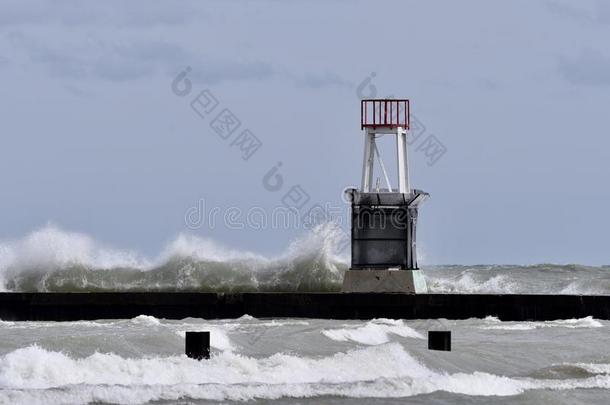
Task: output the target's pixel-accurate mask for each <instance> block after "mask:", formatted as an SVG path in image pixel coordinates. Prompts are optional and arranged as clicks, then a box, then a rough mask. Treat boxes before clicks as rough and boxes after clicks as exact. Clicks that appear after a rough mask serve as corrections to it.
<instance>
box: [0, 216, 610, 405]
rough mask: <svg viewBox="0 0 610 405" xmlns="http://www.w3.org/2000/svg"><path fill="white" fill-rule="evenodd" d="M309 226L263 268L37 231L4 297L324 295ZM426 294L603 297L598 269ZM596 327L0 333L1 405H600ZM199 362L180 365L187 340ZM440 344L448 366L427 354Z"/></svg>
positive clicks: (606, 395)
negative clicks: (430, 341)
mask: <svg viewBox="0 0 610 405" xmlns="http://www.w3.org/2000/svg"><path fill="white" fill-rule="evenodd" d="M338 240H339V235H338V230H337V229H336V228H334V227H332V226H321V227H318V228H316V229H314V230H313V231H312V232H310V233H309V234H307V235H305V236H304V237H302V238H301V239H298V240H295V241H293V242H292V243H291V244H290V246H289V247H288V248H287V249H286V251H285V252H284V253H282V254H280V255H278V256H275V257H266V256H262V255H258V254H255V253H252V252H243V251H236V250H231V249H227V248H226V247H223V246H220V245H218V244H217V243H215V242H214V241H212V240H209V239H203V238H199V237H195V236H192V235H180V236H178V237H177V238H176V239H175V240H174V241H173V242H172V243H170V244H169V245H168V246H166V247H165V248H164V249H163V251H162V252H160V254H159V255H158V256H157V257H154V258H147V257H143V256H141V255H138V254H137V253H134V252H130V251H125V250H121V249H114V248H108V247H105V246H103V245H101V244H100V243H99V242H97V241H95V240H94V239H93V238H91V237H89V236H87V235H83V234H79V233H72V232H66V231H63V230H61V229H59V228H57V227H52V226H49V227H46V228H43V229H41V230H39V231H36V232H33V233H32V234H30V235H27V236H25V237H23V238H20V239H15V240H8V241H7V240H5V241H0V290H3V291H40V292H48V291H337V290H339V288H340V283H341V280H342V277H343V272H344V271H345V270H346V269H347V268H348V260H349V258H348V257H346V254H345V253H344V252H339V251H338V248H337V246H338V242H337V241H338ZM422 268H423V270H424V274H425V277H426V279H427V282H428V286H429V289H430V290H431V291H432V292H437V293H544V294H610V267H607V266H599V267H590V266H581V265H554V264H540V265H529V266H519V265H512V266H506V265H485V266H483V265H481V266H463V265H461V266H426V265H425V264H424V265H423V266H422ZM609 327H610V322H608V321H605V320H598V319H592V318H582V319H565V320H556V321H549V322H501V321H499V320H498V319H497V318H493V317H487V318H485V319H469V320H460V321H453V320H445V319H437V320H414V321H406V320H400V319H374V320H369V321H341V320H319V319H255V318H252V317H250V316H243V317H241V318H239V319H233V320H213V321H212V320H204V319H183V320H164V319H156V318H153V317H150V316H145V315H141V316H139V317H136V318H134V319H125V320H97V321H82V322H64V323H61V322H10V321H2V320H0V404H86V403H124V404H140V403H155V404H169V403H171V404H191V403H192V404H242V403H265V404H348V403H349V404H352V403H356V404H404V403H415V404H423V403H426V404H428V403H432V404H471V403H475V404H488V403H490V402H493V403H499V404H591V403H599V404H607V403H609V402H610V350H609V347H610V345H609V343H610V339H609V338H608V336H610V335H609V333H608V332H609ZM198 330H206V331H210V333H211V345H212V357H211V359H210V360H206V361H196V360H192V359H189V358H187V357H186V356H184V354H183V353H184V334H185V331H198ZM429 330H451V331H452V337H453V340H452V346H453V351H451V352H438V351H429V350H428V349H427V340H426V336H427V332H428V331H429Z"/></svg>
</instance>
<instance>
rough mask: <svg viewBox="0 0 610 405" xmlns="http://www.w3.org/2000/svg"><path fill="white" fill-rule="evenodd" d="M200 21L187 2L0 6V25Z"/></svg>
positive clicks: (145, 24) (111, 0)
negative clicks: (196, 19)
mask: <svg viewBox="0 0 610 405" xmlns="http://www.w3.org/2000/svg"><path fill="white" fill-rule="evenodd" d="M195 17H196V18H198V19H201V18H202V13H201V12H200V10H199V9H197V8H194V7H192V6H191V3H188V2H179V3H178V2H176V3H173V2H172V3H166V2H156V1H147V2H145V3H140V2H125V1H118V0H109V1H104V2H92V3H90V4H86V5H84V4H82V3H80V2H77V1H68V0H59V1H53V2H48V1H34V2H23V1H5V2H2V5H0V26H5V27H6V26H19V25H28V24H37V25H38V24H62V25H66V26H91V25H102V26H113V27H131V28H138V27H139V28H142V27H151V26H155V25H178V24H184V23H186V22H187V21H189V20H191V19H193V18H195Z"/></svg>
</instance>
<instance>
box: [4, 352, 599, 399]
mask: <svg viewBox="0 0 610 405" xmlns="http://www.w3.org/2000/svg"><path fill="white" fill-rule="evenodd" d="M363 364H366V365H367V366H366V367H362V365H363ZM592 387H597V388H608V387H610V376H607V375H601V376H595V377H591V378H585V379H567V380H535V379H531V378H509V377H503V376H497V375H492V374H488V373H483V372H474V373H472V374H467V373H455V374H447V373H443V372H437V371H433V370H430V369H428V368H427V367H425V366H424V365H422V364H421V363H419V362H418V361H417V360H415V359H414V358H413V357H412V356H411V355H409V354H408V353H407V352H406V351H405V350H404V349H403V347H402V346H401V345H399V344H397V343H391V344H387V345H381V346H375V347H370V348H366V349H362V350H354V351H351V352H347V353H338V354H335V355H333V356H329V357H324V358H315V359H314V358H306V357H298V356H294V355H287V354H276V355H273V356H271V357H268V358H263V359H255V358H251V357H246V356H241V355H238V354H235V353H231V352H223V353H221V354H219V355H217V356H213V357H212V358H211V359H210V360H209V361H201V362H199V361H195V360H192V359H188V358H186V357H185V356H175V357H163V358H143V359H128V358H122V357H120V356H117V355H114V354H101V353H96V354H93V355H91V356H89V357H86V358H80V359H75V358H71V357H69V356H67V355H65V354H63V353H59V352H52V351H47V350H44V349H42V348H40V347H36V346H31V347H27V348H23V349H18V350H15V351H13V352H10V353H8V354H6V355H4V356H2V357H1V358H0V388H2V389H1V390H0V402H2V403H10V402H13V403H14V402H19V403H89V402H112V403H134V404H135V403H144V402H149V401H154V400H177V399H208V400H217V401H221V400H237V401H246V400H252V399H257V398H262V399H276V398H282V397H287V398H306V397H317V396H323V395H335V396H344V397H358V398H363V397H377V398H391V397H395V398H397V397H409V396H413V395H418V394H425V393H430V392H434V391H447V392H452V393H460V394H464V395H494V396H507V395H517V394H519V393H522V392H524V391H525V390H529V389H537V388H547V389H574V388H592Z"/></svg>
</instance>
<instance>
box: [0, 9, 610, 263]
mask: <svg viewBox="0 0 610 405" xmlns="http://www.w3.org/2000/svg"><path fill="white" fill-rule="evenodd" d="M0 33H1V35H0V72H1V73H2V74H1V75H0V86H1V87H0V88H1V91H2V97H0V103H1V104H0V110H1V111H2V113H1V115H0V117H1V119H0V190H2V197H1V198H0V239H13V238H20V237H23V236H24V235H27V234H29V233H30V232H32V231H34V230H36V229H40V228H41V227H44V226H45V225H47V224H48V223H52V224H55V225H57V226H59V227H61V228H62V229H66V230H71V231H78V232H83V233H86V234H89V235H91V236H93V237H94V238H96V239H97V240H100V241H102V242H103V243H105V244H108V245H110V246H114V247H118V248H129V249H134V250H136V251H139V252H142V253H143V254H147V255H154V254H156V253H157V252H159V250H160V249H162V247H163V246H164V245H165V244H166V243H167V242H168V241H170V240H171V239H173V238H174V237H175V236H176V235H177V234H179V233H183V232H184V233H193V234H196V235H200V236H204V237H210V238H213V239H215V240H217V241H220V242H222V243H223V244H225V245H228V246H231V247H234V248H239V249H247V250H251V251H256V252H260V253H264V254H276V253H279V252H281V251H282V250H284V249H285V248H286V246H287V245H288V243H289V241H290V240H292V239H294V238H295V237H297V236H298V235H299V234H300V233H302V232H304V231H303V230H302V229H288V230H273V229H265V230H255V229H241V230H239V229H228V228H226V227H223V226H220V225H219V224H217V225H216V227H214V229H210V227H209V226H206V225H205V224H203V225H202V226H200V227H198V229H189V228H188V227H187V226H186V224H185V213H187V212H188V210H189V209H190V208H191V207H194V206H196V205H197V204H198V201H199V200H200V199H203V200H205V205H206V207H207V208H208V209H209V208H212V207H219V208H221V209H227V208H228V207H232V206H235V207H240V208H241V209H243V210H247V209H248V208H249V207H253V206H258V207H262V208H264V209H265V210H268V211H270V210H272V209H273V208H274V207H277V206H279V205H281V199H282V196H283V195H284V194H285V193H286V192H287V191H288V190H289V189H290V188H291V187H292V186H295V185H299V186H300V187H301V188H302V190H304V191H305V192H307V194H308V195H309V196H310V200H309V202H308V204H309V205H311V204H313V203H315V202H331V203H334V204H337V205H340V204H342V202H341V191H342V189H343V188H344V187H345V186H346V185H351V184H358V183H359V182H360V176H361V163H362V162H361V158H362V146H363V145H362V133H361V131H360V128H359V120H360V117H359V111H360V110H359V109H360V107H359V98H360V97H375V96H376V97H384V96H394V97H404V98H409V99H410V100H411V103H412V109H413V112H414V115H415V116H416V117H417V118H418V120H419V121H420V122H421V123H422V124H423V125H424V127H425V132H424V133H423V135H422V138H419V141H418V142H423V140H424V139H426V137H429V136H430V135H434V136H435V139H437V140H438V141H439V142H441V143H442V145H443V146H444V148H446V152H445V153H444V155H442V156H441V157H440V159H438V160H437V161H436V162H435V163H434V164H432V165H430V164H429V163H430V159H429V157H428V156H426V154H425V153H424V151H422V150H419V151H418V150H417V146H418V142H414V144H413V145H412V148H411V151H410V157H411V170H412V183H413V185H414V186H415V187H416V188H420V189H423V190H425V191H427V192H429V193H430V194H431V199H430V200H429V201H427V202H426V203H425V204H424V205H423V206H422V207H421V210H420V229H419V235H418V236H419V242H420V248H421V251H422V253H423V256H424V261H425V263H538V262H558V263H564V262H576V263H583V264H608V263H610V253H609V252H610V249H608V245H609V244H608V236H607V235H608V233H609V230H610V215H609V214H608V209H609V207H610V187H609V183H610V181H609V180H610V163H609V161H610V133H609V130H608V129H609V128H610V113H609V112H608V108H609V107H608V106H609V105H610V41H609V39H610V2H604V1H599V2H596V1H578V2H576V1H566V2H563V1H503V2H500V1H460V2H454V1H420V2H414V1H409V2H407V1H396V2H385V1H378V2H368V1H367V2H364V1H362V2H348V1H320V2H315V1H307V2H305V1H303V2H294V1H257V2H254V1H235V2H221V1H213V2H170V1H167V2H155V1H132V2H122V1H116V2H114V1H106V2H65V1H59V2H58V1H54V2H48V3H47V2H43V3H37V2H27V3H26V2H21V1H14V2H13V1H4V2H2V4H1V6H0ZM187 66H188V67H190V71H189V74H188V76H187V78H188V80H189V81H190V84H191V88H190V89H189V88H183V87H180V88H179V89H178V90H180V91H182V92H183V93H188V94H185V95H177V94H175V93H176V92H175V91H173V90H172V81H173V80H174V78H175V77H176V75H178V74H179V73H180V72H182V71H183V70H184V69H185V68H186V67H187ZM182 84H184V83H182ZM174 90H176V89H174ZM189 90H190V92H189ZM204 90H207V91H208V93H205V94H211V95H213V97H214V99H215V100H216V101H217V102H218V104H217V105H216V106H215V109H213V111H211V112H210V113H209V115H206V114H207V113H205V114H202V116H200V115H198V114H197V113H196V112H195V111H194V110H193V109H192V108H191V104H190V103H191V102H192V101H193V100H194V99H195V98H196V97H199V94H200V93H201V92H202V91H204ZM180 91H178V93H179V94H182V93H180ZM199 101H201V99H199ZM199 107H201V105H199ZM207 107H208V108H210V109H211V108H212V107H214V106H213V105H211V104H210V105H208V106H207ZM225 108H226V109H228V110H229V111H230V112H231V113H232V114H233V115H234V117H235V118H236V119H237V120H239V122H240V126H239V128H237V129H236V130H235V131H236V132H235V133H234V134H231V135H226V134H223V136H227V137H228V138H227V139H226V140H225V139H223V138H222V137H221V136H219V134H217V133H216V132H215V130H214V129H213V128H212V127H211V126H210V124H211V122H212V121H213V119H214V118H215V116H216V115H218V113H221V111H222V110H224V109H225ZM245 129H248V130H250V131H251V132H250V133H251V134H253V135H254V136H256V137H257V139H258V140H260V142H261V143H262V146H261V147H260V148H259V149H258V150H257V151H256V152H255V153H254V154H253V155H251V157H250V158H249V159H248V160H244V159H243V157H244V155H243V151H242V150H240V148H239V146H240V145H239V142H238V141H236V139H237V137H238V136H240V135H239V134H241V133H242V131H243V130H245ZM428 139H430V138H428ZM278 162H281V163H282V165H281V167H280V171H281V172H278V173H280V174H281V176H282V178H283V179H284V184H283V186H282V188H281V189H280V190H278V191H269V190H268V187H267V188H266V187H264V186H263V184H262V178H263V176H264V175H265V173H268V171H269V170H270V169H271V168H272V167H273V166H274V165H276V164H277V163H278Z"/></svg>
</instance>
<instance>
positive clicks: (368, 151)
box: [362, 130, 375, 193]
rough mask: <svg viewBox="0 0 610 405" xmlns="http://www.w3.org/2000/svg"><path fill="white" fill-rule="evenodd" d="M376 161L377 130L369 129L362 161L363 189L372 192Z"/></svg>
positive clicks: (366, 134)
mask: <svg viewBox="0 0 610 405" xmlns="http://www.w3.org/2000/svg"><path fill="white" fill-rule="evenodd" d="M374 163H375V132H373V131H370V130H367V131H366V133H365V138H364V159H363V162H362V191H363V192H365V193H370V192H371V188H372V186H373V165H374Z"/></svg>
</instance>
